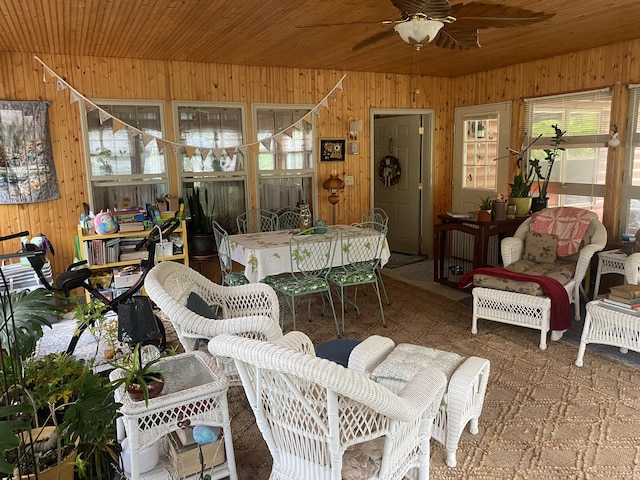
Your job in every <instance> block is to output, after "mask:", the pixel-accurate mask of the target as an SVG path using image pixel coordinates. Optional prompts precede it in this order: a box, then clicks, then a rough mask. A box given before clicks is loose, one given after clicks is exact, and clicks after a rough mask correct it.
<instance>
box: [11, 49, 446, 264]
mask: <svg viewBox="0 0 640 480" xmlns="http://www.w3.org/2000/svg"><path fill="white" fill-rule="evenodd" d="M40 58H41V59H42V60H43V61H44V62H45V63H46V64H47V65H48V66H49V67H50V68H51V69H53V70H54V71H55V72H56V73H57V74H58V75H60V77H62V78H63V79H64V80H65V81H66V82H67V83H68V84H69V85H71V86H72V87H73V88H75V89H76V90H77V91H78V92H80V93H81V94H82V95H83V96H85V97H87V98H89V99H144V100H158V99H159V100H164V101H165V112H166V119H167V125H168V127H167V135H166V136H167V138H168V139H169V140H173V139H174V138H173V135H174V133H173V127H172V123H173V118H172V105H171V101H173V100H183V101H208V102H244V103H246V104H247V114H248V136H247V138H253V136H252V135H253V130H252V125H251V105H252V104H253V103H282V104H307V105H316V104H318V102H320V101H321V100H322V98H323V97H324V96H325V95H327V94H328V93H329V92H330V91H331V89H332V88H333V87H334V86H335V85H336V83H337V82H338V80H339V79H340V78H341V77H342V74H343V72H337V71H325V70H303V69H282V68H258V67H248V66H236V65H216V64H202V63H189V62H162V61H149V60H131V59H114V58H92V57H70V56H61V55H40ZM417 82H418V81H417V79H416V78H412V77H411V76H406V75H390V74H378V73H363V72H348V74H347V77H346V78H345V79H344V81H343V82H342V86H343V89H342V91H340V90H337V91H336V96H335V99H333V98H330V99H329V105H328V109H324V108H322V107H321V113H320V116H319V117H318V118H317V120H316V133H317V136H318V137H346V136H347V134H348V123H349V119H350V118H351V119H353V118H356V119H362V120H363V124H364V125H363V133H362V134H361V140H360V154H359V155H348V156H347V160H346V161H345V162H344V163H327V164H319V165H318V177H317V180H318V184H319V186H320V188H319V202H318V203H319V205H318V209H319V211H318V215H319V217H320V218H331V216H332V214H331V207H330V204H329V203H328V201H327V200H326V197H327V192H326V191H324V190H322V188H321V185H322V182H323V181H324V180H325V179H326V178H327V177H328V176H329V173H330V172H331V170H332V169H336V168H337V169H338V173H339V174H340V175H341V176H342V177H343V178H344V176H345V175H353V176H354V180H355V182H354V185H353V186H348V187H345V190H344V192H343V193H341V200H340V202H339V203H338V205H337V211H336V220H337V222H338V223H352V222H354V221H356V220H358V219H359V218H360V216H361V213H362V212H363V211H364V210H366V209H368V208H370V206H371V198H370V189H371V187H370V182H371V173H370V172H371V169H370V164H369V155H370V145H369V135H368V132H369V129H370V125H369V112H370V109H371V108H433V109H435V111H436V128H437V129H438V130H440V133H439V134H437V135H436V148H437V149H444V148H445V145H447V144H448V143H450V142H449V140H446V139H447V138H448V133H447V132H448V130H447V128H446V125H447V123H448V122H447V121H446V119H447V118H449V117H450V112H449V111H448V109H449V106H448V104H447V101H446V100H445V99H446V98H447V97H448V96H449V95H448V88H449V85H450V80H449V79H442V78H423V79H420V85H421V86H420V88H421V89H422V91H423V92H425V93H424V94H422V95H419V96H417V97H416V98H415V99H414V97H413V95H412V92H413V90H415V89H416V84H417ZM0 98H4V99H7V100H47V101H49V102H51V108H50V110H49V130H50V135H51V141H52V147H53V155H54V161H55V165H56V171H57V174H58V177H59V183H60V190H61V198H60V200H54V201H49V202H43V203H37V204H30V205H0V234H1V235H7V234H10V233H15V232H19V231H22V230H29V231H30V232H31V233H32V235H35V234H38V233H40V232H42V233H45V234H46V235H47V237H48V238H49V239H50V240H51V242H52V243H53V245H54V247H55V248H56V255H55V256H54V257H53V258H52V261H53V267H54V276H55V275H56V274H57V273H59V272H61V271H63V270H64V269H65V268H66V267H67V265H69V264H70V263H71V262H72V260H73V238H74V236H75V233H76V231H77V222H78V218H79V215H80V213H81V212H82V202H84V201H87V200H88V198H87V186H86V170H85V160H84V144H83V139H82V132H81V113H80V108H79V104H78V103H76V104H71V103H70V101H69V91H68V90H62V91H57V90H56V84H55V81H54V79H49V80H48V82H46V83H45V82H43V68H42V66H41V65H40V64H39V63H38V62H37V61H36V60H35V59H34V58H33V56H32V55H27V54H18V53H0ZM438 119H442V120H438ZM170 155H173V154H172V152H170ZM249 157H250V158H249V161H250V167H249V168H250V169H251V171H252V170H253V169H254V163H255V162H254V159H253V158H252V155H249ZM444 157H445V156H444V155H442V154H441V153H440V154H436V158H444ZM170 164H171V173H172V179H173V182H174V185H173V191H175V192H177V191H178V187H177V180H176V175H175V173H176V166H175V162H174V161H171V162H170ZM436 172H437V167H436ZM437 177H438V175H437V176H436V178H437ZM251 187H252V188H251V191H252V199H253V201H255V195H256V194H255V188H254V187H255V183H254V184H252V185H251ZM435 193H436V195H435V198H439V195H438V191H437V189H436V192H435ZM444 208H446V206H445V205H444V204H443V203H442V202H440V203H439V205H438V207H437V211H442V210H443V209H444ZM7 243H8V244H7V245H0V251H3V252H12V251H17V250H18V249H19V242H17V241H16V242H11V243H9V242H7Z"/></svg>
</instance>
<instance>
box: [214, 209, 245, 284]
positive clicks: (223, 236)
mask: <svg viewBox="0 0 640 480" xmlns="http://www.w3.org/2000/svg"><path fill="white" fill-rule="evenodd" d="M213 234H214V236H215V238H216V246H217V247H218V260H219V261H220V276H221V278H222V285H229V286H234V285H246V284H248V283H250V282H249V280H248V279H247V277H245V276H244V273H243V272H234V271H233V260H231V245H230V244H229V234H228V233H227V231H226V230H225V229H224V228H222V227H221V226H220V224H219V223H218V222H216V221H213Z"/></svg>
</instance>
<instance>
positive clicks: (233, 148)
mask: <svg viewBox="0 0 640 480" xmlns="http://www.w3.org/2000/svg"><path fill="white" fill-rule="evenodd" d="M224 151H225V152H226V153H227V155H229V156H230V157H233V154H234V153H236V147H231V148H225V149H224Z"/></svg>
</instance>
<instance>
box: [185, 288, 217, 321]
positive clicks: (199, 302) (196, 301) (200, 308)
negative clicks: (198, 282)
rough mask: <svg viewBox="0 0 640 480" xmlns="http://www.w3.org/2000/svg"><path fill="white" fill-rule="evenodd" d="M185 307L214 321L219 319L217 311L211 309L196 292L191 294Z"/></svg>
mask: <svg viewBox="0 0 640 480" xmlns="http://www.w3.org/2000/svg"><path fill="white" fill-rule="evenodd" d="M184 306H185V307H187V308H188V309H189V310H191V311H192V312H193V313H197V314H198V315H200V316H202V317H205V318H212V319H214V320H215V319H217V318H218V315H217V313H216V311H215V310H214V309H213V308H211V307H210V306H209V304H208V303H207V302H205V301H204V300H203V298H202V297H201V296H200V295H198V294H197V293H196V292H191V293H190V294H189V297H188V298H187V302H186V303H185V305H184Z"/></svg>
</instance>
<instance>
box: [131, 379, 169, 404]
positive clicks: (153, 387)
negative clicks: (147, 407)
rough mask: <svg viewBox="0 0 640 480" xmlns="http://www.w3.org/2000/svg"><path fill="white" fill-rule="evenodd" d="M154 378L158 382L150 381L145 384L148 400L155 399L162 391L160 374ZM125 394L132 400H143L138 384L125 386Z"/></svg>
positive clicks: (162, 384) (162, 382) (140, 387)
mask: <svg viewBox="0 0 640 480" xmlns="http://www.w3.org/2000/svg"><path fill="white" fill-rule="evenodd" d="M156 376H157V377H158V378H159V379H160V380H152V381H150V382H147V393H148V396H149V398H155V397H157V396H158V395H160V392H162V389H163V388H164V377H163V376H162V374H156ZM127 392H129V396H131V399H132V400H135V401H140V400H144V392H143V390H142V386H141V385H140V384H138V383H130V384H129V385H127Z"/></svg>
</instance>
